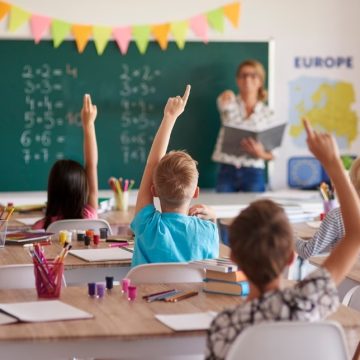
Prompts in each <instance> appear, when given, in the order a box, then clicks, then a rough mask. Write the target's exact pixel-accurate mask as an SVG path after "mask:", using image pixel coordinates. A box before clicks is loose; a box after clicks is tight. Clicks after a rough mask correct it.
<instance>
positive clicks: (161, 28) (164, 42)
mask: <svg viewBox="0 0 360 360" xmlns="http://www.w3.org/2000/svg"><path fill="white" fill-rule="evenodd" d="M151 32H152V34H153V35H154V38H155V39H156V41H157V42H158V43H159V45H160V47H161V49H162V50H166V48H167V46H168V41H169V40H168V35H169V32H170V24H161V25H154V26H152V28H151Z"/></svg>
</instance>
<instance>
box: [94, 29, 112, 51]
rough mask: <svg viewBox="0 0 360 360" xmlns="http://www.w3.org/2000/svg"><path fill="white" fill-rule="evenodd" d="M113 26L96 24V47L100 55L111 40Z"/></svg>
mask: <svg viewBox="0 0 360 360" xmlns="http://www.w3.org/2000/svg"><path fill="white" fill-rule="evenodd" d="M111 32H112V28H111V27H106V26H94V27H93V36H94V42H95V47H96V52H97V53H98V55H101V54H102V53H103V52H104V50H105V48H106V45H107V43H108V42H109V38H110V36H111Z"/></svg>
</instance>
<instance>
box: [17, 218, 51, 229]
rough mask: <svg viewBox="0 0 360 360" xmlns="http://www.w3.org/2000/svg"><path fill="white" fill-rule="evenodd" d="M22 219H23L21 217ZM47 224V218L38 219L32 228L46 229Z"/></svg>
mask: <svg viewBox="0 0 360 360" xmlns="http://www.w3.org/2000/svg"><path fill="white" fill-rule="evenodd" d="M20 220H21V219H20ZM44 226H45V218H44V219H41V220H38V221H37V222H36V223H35V224H34V225H33V226H32V227H31V229H33V230H40V229H44Z"/></svg>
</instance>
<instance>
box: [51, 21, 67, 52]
mask: <svg viewBox="0 0 360 360" xmlns="http://www.w3.org/2000/svg"><path fill="white" fill-rule="evenodd" d="M70 28H71V25H70V24H69V23H67V22H65V21H61V20H53V21H52V24H51V33H52V37H53V43H54V47H56V48H57V47H59V46H60V44H61V43H62V42H63V41H64V39H65V38H66V37H67V36H68V35H69V33H70Z"/></svg>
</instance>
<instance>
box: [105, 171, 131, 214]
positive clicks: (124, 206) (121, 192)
mask: <svg viewBox="0 0 360 360" xmlns="http://www.w3.org/2000/svg"><path fill="white" fill-rule="evenodd" d="M134 184H135V181H134V180H129V179H125V180H124V179H123V178H119V179H117V178H115V177H111V178H110V179H109V185H110V187H111V189H112V191H113V192H114V198H115V209H116V210H120V211H127V210H128V209H129V190H131V189H132V187H133V186H134Z"/></svg>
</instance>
